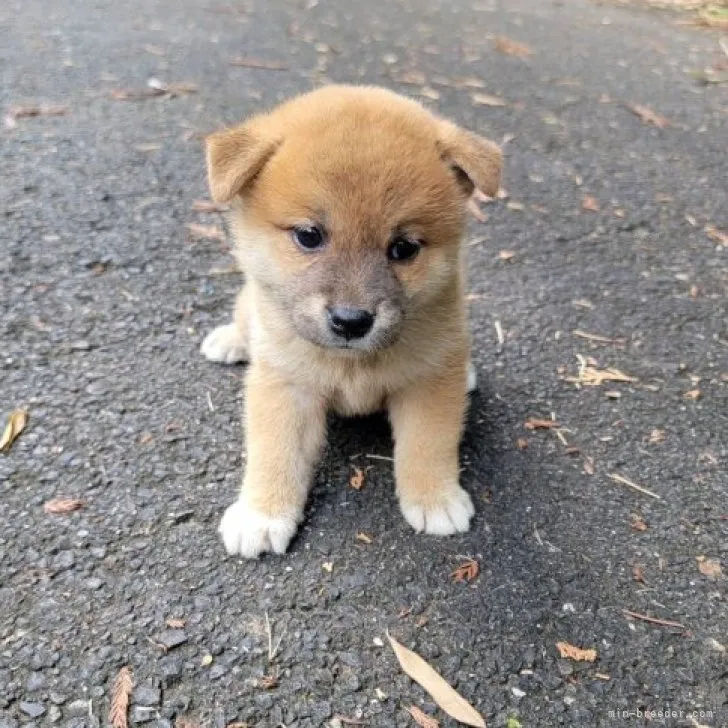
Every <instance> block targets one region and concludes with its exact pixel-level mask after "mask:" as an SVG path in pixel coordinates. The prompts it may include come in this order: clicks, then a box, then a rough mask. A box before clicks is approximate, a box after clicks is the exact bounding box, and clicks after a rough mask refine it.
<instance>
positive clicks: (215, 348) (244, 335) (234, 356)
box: [200, 286, 250, 364]
mask: <svg viewBox="0 0 728 728" xmlns="http://www.w3.org/2000/svg"><path fill="white" fill-rule="evenodd" d="M249 300H250V289H249V287H248V286H243V288H242V289H241V291H240V293H238V297H237V299H236V300H235V313H234V314H233V320H232V323H229V324H225V325H224V326H218V327H217V328H216V329H213V330H212V331H211V332H210V333H209V334H208V335H207V336H206V337H205V340H204V341H203V342H202V346H201V347H200V351H201V352H202V354H203V356H205V358H207V359H209V360H210V361H218V362H222V363H223V364H235V363H237V362H241V361H248V354H249V352H248V335H249V334H248V328H249V325H250V324H249V321H248V319H249V312H248V307H249V305H250V304H249Z"/></svg>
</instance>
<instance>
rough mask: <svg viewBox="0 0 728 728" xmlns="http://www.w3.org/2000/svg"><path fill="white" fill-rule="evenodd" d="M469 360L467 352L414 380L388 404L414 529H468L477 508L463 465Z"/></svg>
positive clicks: (402, 495)
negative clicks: (465, 487) (462, 482)
mask: <svg viewBox="0 0 728 728" xmlns="http://www.w3.org/2000/svg"><path fill="white" fill-rule="evenodd" d="M467 362H468V358H467V356H466V354H464V353H463V355H462V356H461V357H459V358H458V359H457V361H453V363H452V364H450V365H449V367H448V369H447V370H446V371H443V372H442V373H441V374H440V375H439V376H437V377H433V378H432V379H430V380H428V381H425V382H419V383H417V384H413V385H410V386H409V387H407V388H406V389H404V390H402V391H400V392H398V393H397V394H395V395H394V396H393V397H392V398H391V400H390V403H389V414H390V418H391V420H392V429H393V432H394V439H395V446H394V471H395V478H396V481H397V494H398V495H399V504H400V508H401V509H402V514H403V515H404V517H405V519H406V520H407V522H408V523H409V524H410V525H411V526H412V527H413V528H414V529H415V531H424V532H425V533H431V534H435V535H440V536H445V535H448V534H451V533H455V532H456V531H467V530H468V528H469V524H470V519H471V517H472V516H473V513H474V512H475V509H474V508H473V503H472V501H471V499H470V496H469V495H468V494H467V493H466V492H465V491H464V490H463V489H462V488H461V487H460V484H459V467H458V446H459V444H460V437H461V434H462V429H463V420H464V418H465V410H466V406H467V393H466V385H467Z"/></svg>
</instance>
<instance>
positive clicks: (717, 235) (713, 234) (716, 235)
mask: <svg viewBox="0 0 728 728" xmlns="http://www.w3.org/2000/svg"><path fill="white" fill-rule="evenodd" d="M703 229H704V230H705V232H706V233H707V235H708V237H709V238H710V239H711V240H715V241H716V242H718V243H720V244H721V245H725V246H727V247H728V233H724V232H723V231H722V230H718V228H717V227H716V226H715V225H706V226H705V227H704V228H703Z"/></svg>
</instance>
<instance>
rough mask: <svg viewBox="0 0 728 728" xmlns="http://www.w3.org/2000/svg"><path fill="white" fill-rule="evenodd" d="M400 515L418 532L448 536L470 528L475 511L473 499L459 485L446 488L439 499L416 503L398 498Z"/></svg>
mask: <svg viewBox="0 0 728 728" xmlns="http://www.w3.org/2000/svg"><path fill="white" fill-rule="evenodd" d="M400 508H401V509H402V515H403V516H404V518H405V520H406V521H407V523H409V525H410V526H412V528H414V529H415V531H417V532H418V533H420V532H422V531H424V532H425V533H429V534H431V535H433V536H450V535H451V534H453V533H457V532H458V531H460V532H465V531H467V530H468V529H469V528H470V519H471V518H472V517H473V514H474V513H475V508H474V506H473V501H472V500H471V499H470V496H469V495H468V494H467V492H466V491H464V490H463V489H462V488H461V487H460V486H457V487H456V488H455V489H448V490H447V491H446V492H445V493H443V495H442V497H441V498H440V499H439V500H436V501H434V502H431V503H416V502H413V501H412V500H407V501H404V500H400Z"/></svg>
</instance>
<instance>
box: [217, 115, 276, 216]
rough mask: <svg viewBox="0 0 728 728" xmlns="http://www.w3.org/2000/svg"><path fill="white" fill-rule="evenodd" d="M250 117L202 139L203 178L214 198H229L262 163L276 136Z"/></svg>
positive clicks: (254, 173) (259, 168)
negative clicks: (266, 132)
mask: <svg viewBox="0 0 728 728" xmlns="http://www.w3.org/2000/svg"><path fill="white" fill-rule="evenodd" d="M260 127H261V124H260V123H257V124H256V123H255V122H254V121H251V122H248V123H246V124H243V125H242V126H237V127H235V128H233V129H225V130H224V131H218V132H215V133H214V134H210V136H208V137H207V139H206V140H205V147H206V156H207V179H208V183H209V185H210V194H211V195H212V199H213V200H215V202H230V200H232V199H233V197H235V195H237V194H238V192H240V191H241V190H242V189H243V188H244V187H245V186H246V185H248V184H249V183H250V182H252V181H253V179H254V178H255V176H256V175H257V174H258V173H259V172H260V170H261V169H263V167H264V166H265V164H266V162H267V161H268V160H269V159H270V158H271V157H272V156H273V153H274V152H275V150H276V149H277V148H278V145H279V143H280V141H279V140H276V139H272V138H270V137H269V136H267V135H265V134H264V133H263V130H262V129H261V128H260Z"/></svg>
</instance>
